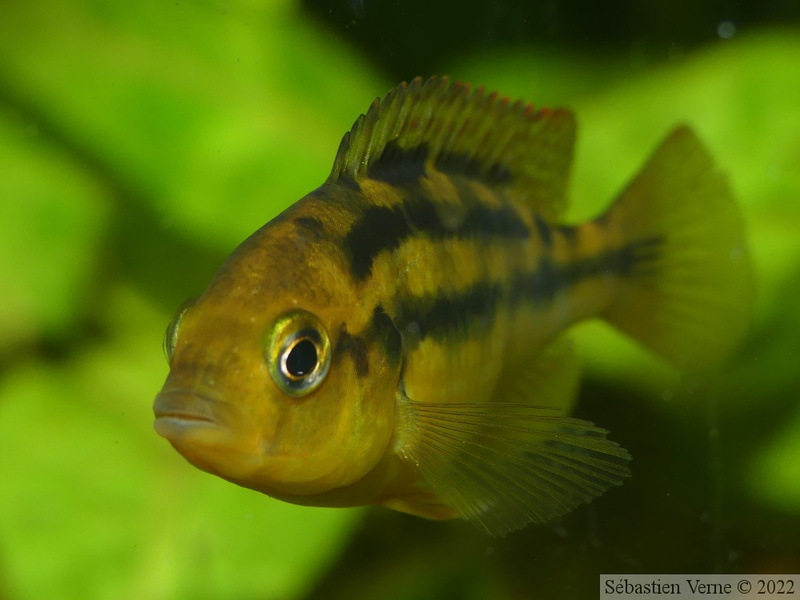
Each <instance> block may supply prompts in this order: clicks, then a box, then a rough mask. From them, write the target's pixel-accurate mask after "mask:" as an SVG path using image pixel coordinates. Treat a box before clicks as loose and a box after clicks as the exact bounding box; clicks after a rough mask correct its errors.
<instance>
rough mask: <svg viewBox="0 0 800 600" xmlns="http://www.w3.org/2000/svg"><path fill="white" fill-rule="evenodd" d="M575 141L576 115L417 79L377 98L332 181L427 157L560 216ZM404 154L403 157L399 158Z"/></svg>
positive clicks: (351, 135) (347, 139) (344, 146)
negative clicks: (394, 162)
mask: <svg viewBox="0 0 800 600" xmlns="http://www.w3.org/2000/svg"><path fill="white" fill-rule="evenodd" d="M574 141H575V120H574V117H573V115H572V113H571V112H570V111H568V110H564V109H557V110H551V109H546V108H545V109H539V110H534V108H533V106H531V105H530V104H526V103H524V102H522V101H521V100H518V101H516V102H513V103H512V102H510V101H509V99H508V98H499V97H498V95H497V94H496V93H490V94H487V93H486V92H485V90H484V88H482V87H479V88H472V87H471V86H469V85H467V84H462V83H459V82H455V83H451V82H450V80H449V79H448V78H447V77H431V78H430V79H428V80H427V81H426V82H425V83H423V82H422V79H420V78H416V79H414V80H412V81H411V83H410V84H405V83H403V84H400V85H399V86H397V87H395V88H393V89H392V90H391V91H390V92H389V93H388V94H387V95H386V97H385V98H384V99H383V101H379V100H375V101H374V102H373V103H372V105H371V106H370V108H369V110H368V111H367V112H366V114H364V115H361V116H360V117H359V118H358V119H357V120H356V122H355V123H354V124H353V127H352V128H351V130H350V131H349V132H348V133H347V134H345V136H344V138H343V139H342V142H341V144H340V146H339V151H338V152H337V154H336V159H335V161H334V165H333V170H332V171H331V174H330V176H329V177H328V181H329V182H335V181H337V180H339V179H340V178H343V177H347V178H349V179H353V180H357V179H359V178H361V177H365V176H368V175H369V168H370V166H372V165H374V164H375V163H376V162H377V161H379V160H381V161H384V160H387V159H388V160H397V161H414V160H422V159H425V160H427V161H428V164H429V165H430V164H437V162H438V163H440V164H446V165H447V168H448V171H449V172H451V173H452V172H456V173H460V174H463V175H465V176H471V177H476V178H478V179H482V180H484V181H485V182H486V183H487V184H489V185H492V186H493V187H496V188H499V189H503V190H505V191H508V192H509V193H510V194H511V195H512V196H513V198H515V199H516V200H518V201H520V202H524V203H527V204H528V205H529V206H530V207H531V208H533V209H535V210H536V211H537V212H539V213H540V214H542V215H543V216H545V217H546V218H554V217H555V216H557V215H558V214H559V213H560V212H561V211H562V210H563V207H564V204H565V196H566V187H567V181H568V176H569V170H570V166H571V164H572V152H573V146H574ZM398 148H399V149H400V150H402V151H403V152H402V153H400V155H399V156H396V157H394V156H391V154H390V153H391V151H392V150H393V149H398ZM398 166H402V165H401V164H398Z"/></svg>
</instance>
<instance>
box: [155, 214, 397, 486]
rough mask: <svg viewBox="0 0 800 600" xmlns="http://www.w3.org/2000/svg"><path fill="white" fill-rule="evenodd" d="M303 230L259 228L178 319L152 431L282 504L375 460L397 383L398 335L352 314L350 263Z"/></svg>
mask: <svg viewBox="0 0 800 600" xmlns="http://www.w3.org/2000/svg"><path fill="white" fill-rule="evenodd" d="M301 206H302V205H301ZM306 225H307V223H306ZM306 225H303V223H302V220H301V219H296V218H290V217H287V216H282V217H279V218H278V219H276V220H274V221H273V222H271V223H269V224H267V225H265V226H264V227H263V228H262V229H261V230H259V231H258V232H256V233H255V234H253V236H251V237H250V238H249V239H248V240H246V241H245V242H244V243H243V244H242V245H241V246H240V247H239V248H238V249H237V250H236V251H235V252H234V253H233V254H232V255H231V256H230V257H229V259H228V260H227V261H226V263H225V264H224V265H223V266H222V268H221V269H220V271H219V272H218V273H217V274H216V276H215V278H214V279H213V280H212V283H211V284H210V286H209V288H208V289H207V290H206V291H205V292H204V293H203V294H202V295H201V296H200V297H199V298H198V299H197V300H195V301H193V302H190V303H189V304H187V305H186V306H184V307H183V308H182V309H181V310H180V311H179V313H178V315H177V316H176V317H175V319H174V320H173V322H172V323H171V324H170V326H169V328H168V330H167V335H166V340H165V350H166V354H167V358H168V361H169V364H170V372H169V375H168V377H167V380H166V382H165V384H164V387H163V389H162V390H161V392H160V393H159V394H158V396H157V397H156V401H155V405H154V412H155V416H156V421H155V428H156V431H157V432H158V433H159V434H160V435H161V436H163V437H165V438H166V439H167V440H169V442H170V443H171V444H172V445H173V446H174V447H175V449H176V450H178V452H180V453H181V454H182V455H183V456H184V457H185V458H186V459H187V460H189V462H191V463H192V464H194V465H195V466H196V467H198V468H200V469H203V470H205V471H208V472H210V473H213V474H215V475H218V476H220V477H223V478H224V479H227V480H229V481H232V482H234V483H237V484H239V485H242V486H245V487H249V488H252V489H256V490H259V491H261V492H264V493H266V494H269V495H273V496H279V497H283V498H286V499H289V498H291V497H295V496H297V497H301V496H303V497H306V496H312V495H316V494H323V493H325V492H329V491H331V490H336V489H339V488H342V487H345V486H348V485H350V484H353V483H355V482H357V481H359V480H360V479H361V478H363V477H364V476H365V475H366V474H367V473H368V472H370V471H371V470H372V469H373V468H374V467H375V466H376V465H377V464H378V463H379V461H380V460H381V459H382V457H383V456H384V455H385V453H386V452H387V449H388V447H389V445H390V441H391V439H392V436H393V431H394V414H395V398H396V393H397V387H398V381H399V377H400V375H399V364H398V361H397V360H396V359H393V358H392V356H390V353H389V352H387V348H391V347H392V346H396V339H397V332H396V331H392V329H393V326H392V325H391V324H390V323H389V324H387V323H386V320H385V319H383V320H382V319H376V318H375V317H374V315H373V314H372V312H371V311H365V310H362V309H361V308H360V307H359V299H358V295H357V294H358V292H357V290H356V289H355V284H354V283H353V282H352V279H351V278H350V276H349V274H348V266H347V261H346V258H345V257H344V256H343V255H342V252H341V251H340V250H338V249H337V248H336V244H335V242H332V241H331V240H328V239H326V238H325V236H321V235H318V232H317V234H313V232H311V233H310V232H309V230H308V227H307V226H306ZM376 322H377V323H378V324H379V325H380V326H375V325H374V323H376Z"/></svg>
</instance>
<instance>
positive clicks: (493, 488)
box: [154, 78, 751, 535]
mask: <svg viewBox="0 0 800 600" xmlns="http://www.w3.org/2000/svg"><path fill="white" fill-rule="evenodd" d="M574 141H575V119H574V117H573V114H572V113H571V112H570V111H567V110H561V109H559V110H550V109H540V110H534V108H533V107H532V106H530V105H527V104H525V103H523V102H521V101H518V102H515V103H511V102H509V100H508V99H507V98H500V97H498V96H497V95H496V94H487V93H485V92H484V90H483V88H477V89H474V88H471V87H470V86H468V85H464V84H461V83H451V82H449V81H448V79H447V78H431V79H429V80H428V81H427V82H425V83H423V82H422V81H421V80H420V79H415V80H413V81H412V82H411V84H409V85H406V84H401V85H400V86H398V87H396V88H394V89H393V90H391V91H390V92H389V94H388V95H387V96H386V97H385V98H384V100H383V101H378V100H376V101H375V102H374V103H373V104H372V106H371V107H370V108H369V110H368V111H367V113H366V114H365V115H362V116H360V117H359V118H358V119H357V120H356V122H355V124H354V125H353V127H352V129H351V130H350V132H349V133H347V134H346V135H345V136H344V139H343V140H342V142H341V145H340V147H339V151H338V153H337V155H336V159H335V161H334V165H333V170H332V172H331V174H330V176H329V177H328V179H327V181H326V182H325V183H324V184H323V185H322V187H320V188H318V189H317V190H315V191H313V192H311V193H310V194H309V195H307V196H306V197H305V198H303V199H302V200H300V201H299V202H297V203H296V204H294V205H293V206H291V207H290V208H289V209H288V210H286V211H285V212H283V213H282V214H281V215H279V216H278V217H276V218H275V219H273V220H272V221H270V222H269V223H267V224H266V225H265V226H263V227H262V228H261V229H259V230H258V231H257V232H256V233H254V234H253V235H252V236H251V237H250V238H248V239H247V240H246V241H245V242H244V243H243V244H242V245H241V246H239V247H238V248H237V249H236V250H235V251H234V252H233V254H232V255H231V256H230V257H229V258H228V259H227V261H226V262H225V264H224V265H223V266H222V267H221V269H220V270H219V272H218V273H217V274H216V276H215V277H214V279H213V281H212V282H211V284H210V286H209V287H208V289H207V290H206V291H205V292H204V293H203V294H202V295H201V296H200V297H199V298H197V299H196V300H195V301H193V302H191V303H189V304H187V305H186V306H185V307H184V308H183V309H182V310H181V311H180V312H179V314H178V315H177V317H176V318H175V319H174V321H173V322H172V323H171V324H170V326H169V329H168V331H167V336H166V340H165V348H166V353H167V357H168V360H169V364H170V373H169V376H168V377H167V380H166V383H165V384H164V388H163V389H162V391H161V392H160V393H159V394H158V397H157V398H156V401H155V407H154V410H155V415H156V421H155V428H156V430H157V431H158V433H159V434H160V435H162V436H164V437H165V438H166V439H167V440H169V441H170V443H171V444H172V445H173V446H174V447H175V448H176V449H177V450H178V452H180V453H181V454H182V455H183V456H184V457H186V459H188V460H189V462H191V463H192V464H193V465H195V466H197V467H198V468H200V469H203V470H205V471H208V472H209V473H213V474H215V475H218V476H220V477H223V478H225V479H227V480H229V481H231V482H233V483H236V484H238V485H242V486H245V487H248V488H252V489H254V490H258V491H260V492H263V493H265V494H268V495H270V496H273V497H275V498H279V499H282V500H285V501H288V502H294V503H297V504H305V505H313V506H358V505H367V504H378V505H383V506H386V507H390V508H393V509H396V510H399V511H403V512H407V513H411V514H414V515H419V516H422V517H428V518H433V519H446V518H452V517H461V518H464V519H468V520H470V521H473V522H476V523H478V524H479V525H481V526H483V528H485V529H486V531H488V532H489V533H490V534H494V535H501V534H504V533H506V532H508V531H511V530H514V529H517V528H520V527H523V526H525V525H526V524H528V523H530V522H543V521H545V520H547V519H550V518H552V517H554V516H556V515H560V514H563V513H565V512H567V511H569V510H571V509H572V508H574V507H575V506H576V505H578V504H580V503H582V502H586V501H589V500H591V499H592V498H594V497H596V496H598V495H599V494H601V493H603V492H604V491H605V490H606V489H608V488H609V487H611V486H614V485H619V484H620V483H621V482H622V480H623V479H624V478H625V477H626V476H628V474H629V471H628V462H629V460H630V456H629V454H628V452H627V451H625V450H624V449H623V448H621V447H620V446H619V445H618V444H616V443H615V442H613V441H610V440H608V439H607V438H606V434H607V431H605V430H603V429H601V428H599V427H596V426H595V425H594V424H592V423H589V422H587V421H582V420H578V419H575V418H572V417H570V416H568V412H569V409H570V407H571V404H572V400H573V397H574V393H575V389H576V386H577V382H578V366H577V364H576V360H575V358H574V357H573V354H572V353H571V351H570V348H569V344H568V343H567V342H565V341H564V339H563V336H562V334H563V332H564V331H565V330H566V329H567V328H569V326H570V325H572V324H574V323H576V322H578V321H581V320H584V319H589V318H593V317H600V318H603V319H606V320H607V321H608V322H609V323H611V324H612V325H614V326H615V327H617V328H619V329H620V330H622V331H623V332H625V333H626V334H628V335H630V336H631V337H633V338H634V339H636V340H638V341H639V342H640V343H641V344H643V345H644V346H646V347H648V348H650V349H651V350H653V351H655V352H656V353H658V354H660V355H662V356H663V357H665V358H666V359H667V360H668V361H670V362H672V363H673V364H675V365H677V366H679V367H681V368H689V369H699V368H704V367H707V366H709V365H712V364H713V363H715V362H717V361H720V360H722V359H723V358H724V357H725V355H726V354H727V353H728V352H729V351H730V350H731V349H732V347H733V346H734V344H735V343H736V342H737V340H738V339H739V338H740V337H741V336H742V334H743V332H744V330H745V324H746V323H747V321H748V314H749V308H750V300H749V299H750V291H751V278H750V270H749V266H748V265H749V261H748V259H747V253H746V250H745V245H744V241H743V233H742V224H741V220H740V216H739V213H738V211H737V208H736V206H735V204H734V201H733V199H732V197H731V193H730V191H729V189H728V186H727V184H726V181H725V178H724V177H723V175H722V174H720V172H719V171H717V170H716V169H715V167H714V164H713V163H712V160H711V158H710V157H709V154H708V153H707V152H706V150H705V149H704V148H703V146H702V145H701V144H700V142H699V141H698V139H697V138H696V137H695V135H694V133H692V131H691V130H690V129H688V128H686V127H679V128H678V129H676V130H675V131H673V132H672V133H671V134H670V135H669V136H668V137H667V139H666V140H665V141H664V142H663V143H662V144H661V146H660V147H659V148H658V149H657V150H656V151H655V153H654V154H653V156H652V157H651V158H650V160H649V162H647V163H646V165H645V166H644V168H643V169H642V170H641V172H640V173H639V174H638V175H637V176H636V177H635V178H634V179H633V181H632V182H631V183H630V184H629V185H628V187H627V188H626V189H625V190H624V191H623V192H622V193H621V194H620V195H619V197H618V198H617V199H616V201H615V202H614V203H613V204H612V205H611V207H610V208H609V209H608V210H607V212H605V213H604V214H603V215H601V216H600V217H598V218H596V219H594V220H593V221H590V222H587V223H584V224H581V225H577V226H571V225H565V224H562V223H560V222H559V220H558V219H559V215H560V214H561V212H562V209H563V207H564V204H565V191H566V188H567V180H568V175H569V170H570V165H571V160H572V152H573V145H574Z"/></svg>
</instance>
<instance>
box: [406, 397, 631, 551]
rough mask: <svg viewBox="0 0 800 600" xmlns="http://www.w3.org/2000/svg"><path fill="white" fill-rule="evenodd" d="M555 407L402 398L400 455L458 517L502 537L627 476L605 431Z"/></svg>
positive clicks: (621, 452)
mask: <svg viewBox="0 0 800 600" xmlns="http://www.w3.org/2000/svg"><path fill="white" fill-rule="evenodd" d="M558 412H559V411H555V410H554V409H549V408H543V407H538V406H531V405H528V404H514V403H508V402H502V403H498V402H490V403H474V404H473V403H469V404H466V403H464V404H431V403H421V402H414V401H412V400H409V399H406V400H405V401H404V402H402V403H401V416H402V419H403V424H404V427H405V429H406V431H405V433H404V435H403V437H402V439H401V440H400V447H399V448H398V451H399V453H400V455H401V456H403V458H405V459H406V460H408V461H410V462H411V463H412V464H413V465H414V466H415V467H416V468H417V469H418V470H419V473H420V475H421V477H422V479H423V481H424V482H425V483H426V485H427V486H429V487H430V488H431V490H432V491H433V492H434V494H436V496H437V497H439V498H440V499H441V500H442V502H443V503H445V504H447V505H450V506H452V507H453V508H454V509H455V511H456V513H457V514H458V516H460V517H462V518H464V519H467V520H469V521H473V522H475V523H477V524H479V525H480V526H481V527H483V529H485V530H486V531H487V532H488V533H489V534H491V535H503V534H506V533H508V532H510V531H513V530H515V529H519V528H521V527H524V526H525V525H527V524H529V523H542V522H545V521H547V520H549V519H551V518H553V517H556V516H558V515H562V514H564V513H566V512H568V511H570V510H572V509H573V508H575V507H576V506H577V505H579V504H581V503H583V502H588V501H589V500H591V499H593V498H595V497H596V496H599V495H600V494H602V493H603V492H604V491H605V490H607V489H608V488H609V487H611V486H613V485H620V484H621V483H622V480H623V479H624V478H625V477H627V476H628V475H629V471H628V462H629V461H630V455H629V454H628V452H627V451H626V450H625V449H623V448H621V447H620V446H619V445H618V444H617V443H615V442H612V441H610V440H607V439H606V434H607V431H606V430H604V429H601V428H599V427H596V426H595V425H594V424H592V423H590V422H588V421H582V420H579V419H574V418H571V417H566V416H562V415H560V414H558Z"/></svg>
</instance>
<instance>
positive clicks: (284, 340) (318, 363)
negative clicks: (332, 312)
mask: <svg viewBox="0 0 800 600" xmlns="http://www.w3.org/2000/svg"><path fill="white" fill-rule="evenodd" d="M266 358H267V362H268V364H269V372H270V375H271V376H272V379H273V380H274V381H275V383H276V384H277V385H278V387H279V388H280V389H281V391H282V392H284V393H285V394H287V395H289V396H292V397H294V398H301V397H303V396H306V395H308V394H310V393H311V392H313V391H314V390H315V389H317V388H318V387H319V386H320V385H321V384H322V382H323V381H324V380H325V377H326V375H327V374H328V368H329V367H330V363H331V352H330V340H329V338H328V333H327V331H325V327H324V326H323V325H322V323H321V322H320V320H319V319H318V318H317V317H315V316H314V315H313V314H311V313H309V312H307V311H304V310H297V311H293V312H291V313H289V314H287V315H284V316H283V317H281V318H280V319H278V321H277V323H275V325H274V326H273V328H272V331H271V334H270V337H269V341H268V345H267V356H266Z"/></svg>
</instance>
